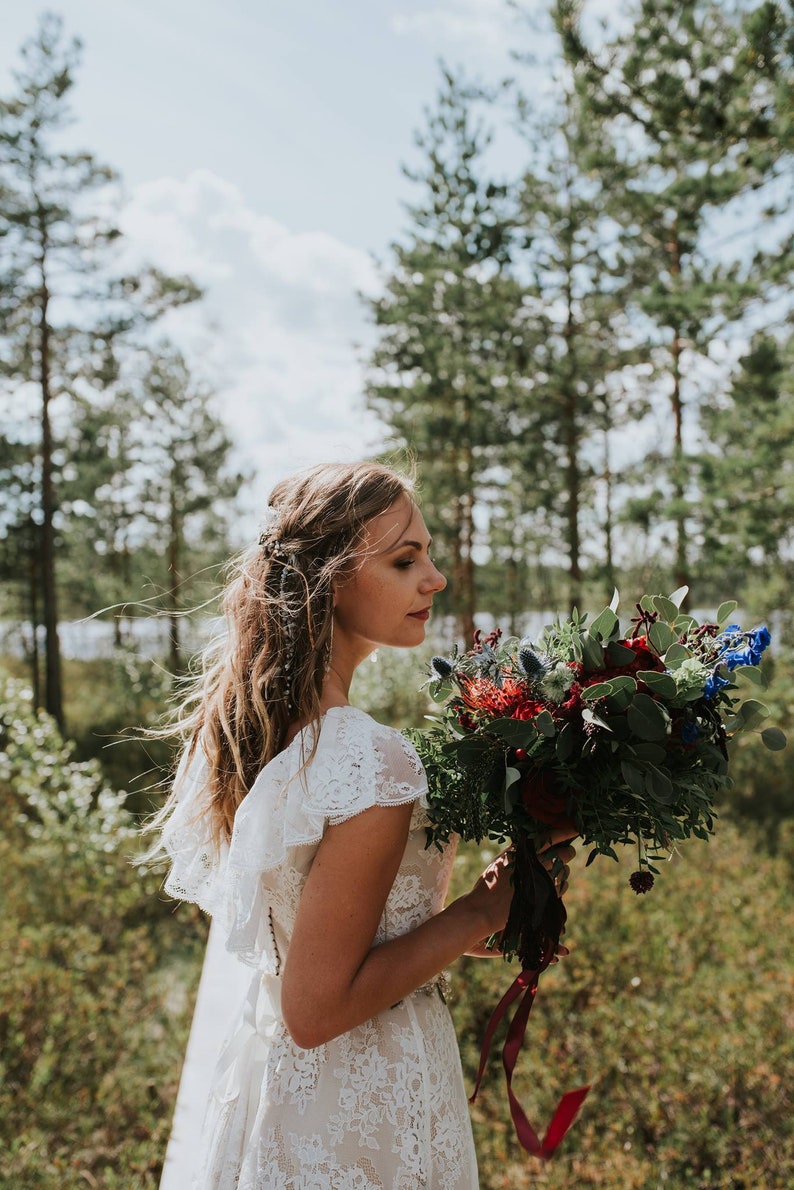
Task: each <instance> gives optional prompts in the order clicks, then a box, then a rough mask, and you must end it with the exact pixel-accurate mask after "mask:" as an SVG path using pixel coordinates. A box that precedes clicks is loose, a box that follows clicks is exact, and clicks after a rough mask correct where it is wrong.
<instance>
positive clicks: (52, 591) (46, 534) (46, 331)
mask: <svg viewBox="0 0 794 1190" xmlns="http://www.w3.org/2000/svg"><path fill="white" fill-rule="evenodd" d="M40 233H41V255H40V257H39V270H40V276H41V285H40V291H39V294H40V296H39V319H40V321H39V327H38V331H39V363H40V368H41V375H40V377H39V379H40V385H41V513H42V524H41V575H42V588H43V592H42V593H43V600H44V671H45V706H46V709H47V711H48V712H49V714H50V715H52V716H53V718H54V719H55V721H56V723H57V724H58V726H59V727H60V728H61V730H63V727H64V721H63V693H62V688H61V648H60V642H59V640H58V605H57V589H56V582H55V526H54V523H53V518H54V512H55V495H54V490H53V480H52V426H51V423H50V401H51V399H52V391H51V375H50V366H51V364H50V325H49V301H50V294H49V288H48V285H47V269H46V259H47V238H46V227H45V225H44V219H43V217H42V218H41V220H40Z"/></svg>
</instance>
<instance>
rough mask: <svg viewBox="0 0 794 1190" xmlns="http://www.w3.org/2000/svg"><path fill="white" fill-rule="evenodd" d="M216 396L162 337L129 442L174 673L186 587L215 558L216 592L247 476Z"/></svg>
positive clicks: (142, 388)
mask: <svg viewBox="0 0 794 1190" xmlns="http://www.w3.org/2000/svg"><path fill="white" fill-rule="evenodd" d="M214 399H215V395H214V393H213V392H212V391H211V390H210V389H209V388H208V387H207V386H206V385H205V384H203V383H201V382H200V381H197V380H196V379H195V378H194V377H193V376H192V375H191V373H190V370H189V368H188V365H187V363H186V361H185V359H184V357H183V355H182V354H181V353H180V352H179V351H178V350H176V349H175V348H173V347H172V346H170V345H169V344H160V345H159V346H158V348H157V349H156V350H155V351H153V352H152V354H151V357H150V361H149V366H148V368H147V370H146V373H145V374H144V376H143V377H142V381H141V386H140V408H139V414H138V418H137V419H136V422H135V424H134V426H133V441H132V442H131V443H130V445H129V448H128V449H129V451H130V457H131V458H134V460H135V467H136V470H137V471H138V472H139V474H140V483H141V495H140V504H139V512H138V516H137V521H138V524H137V531H138V533H140V529H141V526H142V525H144V524H145V532H146V538H145V540H146V545H147V547H148V551H149V553H150V556H151V557H152V560H153V561H154V559H159V560H160V562H161V566H160V568H159V570H155V571H154V573H153V578H154V576H155V575H156V574H158V573H159V575H160V584H159V585H160V592H159V594H160V596H161V600H162V603H163V604H164V610H165V613H166V615H167V617H168V623H169V655H170V656H169V660H170V667H171V672H172V673H174V674H177V673H179V672H180V671H181V670H182V668H183V648H182V639H181V635H182V634H181V632H180V623H181V619H182V617H183V615H184V612H185V610H186V593H187V592H189V591H191V590H192V591H193V593H194V595H195V591H196V589H197V583H198V581H199V579H200V574H199V575H198V576H197V575H196V573H195V571H196V570H199V571H201V569H202V568H203V563H204V562H205V561H209V562H211V563H213V566H212V574H211V581H209V582H206V581H205V583H204V584H203V588H204V589H206V588H210V590H211V592H212V594H214V593H215V589H216V583H215V578H216V573H215V567H216V566H217V565H218V563H219V562H220V561H221V560H222V556H224V555H226V554H227V553H228V548H227V542H226V537H227V533H226V527H227V525H228V516H227V515H226V513H227V511H228V509H229V508H230V507H231V506H233V504H234V501H235V500H236V498H237V495H238V492H239V489H240V486H241V484H242V483H243V482H244V481H245V477H244V476H243V475H242V474H240V473H239V472H236V471H235V470H234V469H233V467H232V461H231V455H232V442H231V439H230V438H229V435H228V433H227V432H226V430H225V428H224V426H223V424H222V423H221V421H220V419H219V418H218V416H217V414H216V412H215V409H214ZM219 553H220V554H221V557H219ZM163 564H164V565H163ZM199 589H202V585H201V584H199ZM198 602H200V603H203V602H204V599H203V598H202V599H199V600H198Z"/></svg>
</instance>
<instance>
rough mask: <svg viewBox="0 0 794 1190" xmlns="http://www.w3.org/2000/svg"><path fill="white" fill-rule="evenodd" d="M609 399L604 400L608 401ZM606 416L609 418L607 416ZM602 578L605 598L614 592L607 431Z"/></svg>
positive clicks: (606, 437)
mask: <svg viewBox="0 0 794 1190" xmlns="http://www.w3.org/2000/svg"><path fill="white" fill-rule="evenodd" d="M608 400H609V398H608V397H607V398H606V401H608ZM607 416H609V415H608V414H607ZM604 578H605V580H606V588H607V597H608V598H609V599H611V598H612V595H613V592H614V590H615V559H614V543H613V522H612V465H611V460H610V457H609V429H605V430H604Z"/></svg>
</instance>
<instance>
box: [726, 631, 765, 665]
mask: <svg viewBox="0 0 794 1190" xmlns="http://www.w3.org/2000/svg"><path fill="white" fill-rule="evenodd" d="M771 639H772V638H771V636H770V633H769V629H768V628H767V627H766V625H762V626H761V627H760V628H755V629H754V630H753V631H752V632H743V631H742V629H741V628H740V627H739V625H738V624H729V625H728V627H727V628H726V629H725V630H724V632H721V633H720V635H719V636H718V637H717V641H718V642H719V643H720V644H721V645H722V656H721V657H720V662H721V663H722V664H723V665H727V667H728V669H730V670H734V669H736V668H737V666H739V665H758V664H759V662H760V660H761V656H762V654H763V652H764V650H765V649H766V648H767V647H768V645H769V642H770V640H771Z"/></svg>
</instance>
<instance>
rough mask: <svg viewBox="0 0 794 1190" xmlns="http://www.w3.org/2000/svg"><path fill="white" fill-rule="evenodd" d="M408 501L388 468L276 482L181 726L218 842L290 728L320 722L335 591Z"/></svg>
mask: <svg viewBox="0 0 794 1190" xmlns="http://www.w3.org/2000/svg"><path fill="white" fill-rule="evenodd" d="M406 495H407V496H408V497H409V498H410V499H412V498H413V496H412V484H411V481H410V480H408V479H407V478H405V477H403V476H401V475H399V474H397V473H396V472H395V471H392V470H391V469H390V468H388V467H384V466H382V465H381V464H379V463H370V462H363V463H349V464H348V463H332V464H323V465H320V466H316V467H311V468H309V469H308V470H306V471H303V472H300V473H299V474H297V475H295V476H293V477H291V478H289V479H285V480H282V481H281V483H279V484H277V485H276V487H275V488H274V489H273V492H272V494H271V496H270V502H269V509H268V515H269V519H268V523H267V525H266V527H265V528H264V530H263V532H262V534H261V535H260V538H259V542H258V543H257V544H256V545H255V546H252V547H251V548H250V549H247V550H246V551H245V552H244V553H243V554H242V555H240V557H238V558H237V559H234V560H233V561H232V562H231V563H230V566H229V569H230V576H229V581H228V583H227V586H226V588H225V591H224V595H223V602H222V610H223V616H224V620H225V631H224V632H223V633H222V634H221V635H220V636H219V637H218V638H216V639H215V640H214V641H213V642H211V643H210V645H209V646H208V647H207V648H206V649H205V651H204V653H203V654H202V657H201V667H200V672H199V675H198V677H197V678H196V679H195V680H194V682H193V685H192V689H191V690H190V692H189V694H188V696H187V697H186V699H185V700H184V701H183V703H182V704H181V707H180V710H179V714H178V716H177V718H176V727H175V729H176V730H177V731H178V733H179V735H180V737H181V738H182V739H183V740H184V741H186V743H187V749H188V760H189V759H190V757H191V756H192V755H193V754H194V753H195V752H196V750H197V749H198V748H201V750H202V752H203V754H204V757H205V759H206V764H207V779H206V785H205V795H206V805H207V807H208V813H209V815H210V826H211V833H212V837H213V838H214V839H215V842H216V844H218V843H220V842H221V841H222V840H224V839H227V840H228V839H229V838H230V836H231V831H232V825H233V823H234V815H235V812H236V810H237V807H238V806H239V805H240V802H241V801H242V800H243V798H244V797H245V795H246V793H247V792H248V790H249V789H250V787H251V784H252V783H253V781H254V779H255V778H256V776H257V774H258V772H259V771H260V769H261V768H262V767H263V766H264V765H265V764H267V763H268V761H270V760H272V759H273V757H274V756H275V755H276V754H277V753H278V752H280V751H281V749H282V748H283V747H284V745H285V742H286V736H287V731H288V728H289V727H290V725H291V724H294V723H296V722H297V723H317V722H318V720H319V716H320V696H321V693H322V688H323V679H324V677H325V673H326V669H327V665H328V660H329V656H330V650H331V643H332V639H333V609H334V584H335V583H336V582H338V580H340V578H344V576H345V574H346V573H349V572H350V571H351V570H352V568H353V567H354V566H355V564H356V560H357V557H358V556H360V549H361V542H362V536H363V530H364V526H365V525H366V523H367V521H369V520H371V519H372V518H373V517H375V516H378V515H379V514H380V513H382V512H386V510H387V509H388V508H390V507H391V506H392V504H394V502H395V500H398V499H399V498H400V497H401V496H406ZM178 797H179V789H178V788H176V789H174V791H173V793H172V795H171V798H170V799H169V803H167V804H166V806H165V807H163V810H162V811H161V813H160V814H158V815H157V820H160V821H162V819H164V818H165V817H167V815H168V812H169V809H170V805H171V804H172V803H173V802H174V801H175V800H177V799H178Z"/></svg>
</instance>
